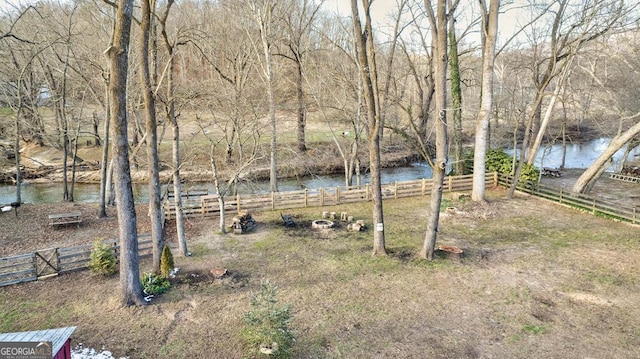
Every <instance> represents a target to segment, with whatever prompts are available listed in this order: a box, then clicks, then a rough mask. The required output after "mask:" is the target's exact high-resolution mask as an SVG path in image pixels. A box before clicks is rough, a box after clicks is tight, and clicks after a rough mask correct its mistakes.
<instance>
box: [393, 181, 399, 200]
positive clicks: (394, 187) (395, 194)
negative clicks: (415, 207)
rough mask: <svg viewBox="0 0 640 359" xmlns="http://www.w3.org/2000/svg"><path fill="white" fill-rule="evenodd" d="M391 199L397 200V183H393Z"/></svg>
mask: <svg viewBox="0 0 640 359" xmlns="http://www.w3.org/2000/svg"><path fill="white" fill-rule="evenodd" d="M393 198H395V199H398V181H395V182H393Z"/></svg>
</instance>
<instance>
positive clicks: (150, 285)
mask: <svg viewBox="0 0 640 359" xmlns="http://www.w3.org/2000/svg"><path fill="white" fill-rule="evenodd" d="M140 281H141V282H142V291H143V292H144V294H146V295H158V294H162V293H164V292H166V291H168V290H169V288H171V283H170V282H169V280H168V279H167V278H165V277H163V276H161V275H157V274H154V273H149V272H145V273H143V274H142V279H141V280H140Z"/></svg>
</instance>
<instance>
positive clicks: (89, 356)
mask: <svg viewBox="0 0 640 359" xmlns="http://www.w3.org/2000/svg"><path fill="white" fill-rule="evenodd" d="M71 359H118V358H116V357H114V356H113V354H112V353H111V352H110V351H108V350H106V349H105V348H102V349H101V350H100V351H97V350H95V349H93V348H85V347H84V346H83V345H82V343H80V344H78V345H76V347H75V348H73V350H71ZM119 359H129V358H128V357H120V358H119Z"/></svg>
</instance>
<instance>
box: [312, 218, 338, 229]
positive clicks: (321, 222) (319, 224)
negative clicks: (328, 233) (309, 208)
mask: <svg viewBox="0 0 640 359" xmlns="http://www.w3.org/2000/svg"><path fill="white" fill-rule="evenodd" d="M331 227H333V222H331V221H328V220H326V219H318V220H315V221H313V222H311V228H315V229H329V228H331Z"/></svg>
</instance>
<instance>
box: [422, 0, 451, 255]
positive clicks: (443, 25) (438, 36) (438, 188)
mask: <svg viewBox="0 0 640 359" xmlns="http://www.w3.org/2000/svg"><path fill="white" fill-rule="evenodd" d="M424 5H425V8H426V10H427V12H429V13H430V14H431V16H430V19H431V23H432V24H431V27H432V31H431V34H432V37H433V39H434V44H435V46H434V56H433V61H434V79H435V111H436V114H437V117H436V123H435V127H436V160H435V163H434V166H433V169H432V170H433V177H432V183H433V187H432V190H431V201H430V204H429V218H428V220H427V231H426V233H425V238H424V244H423V246H422V250H421V252H420V256H421V257H423V258H425V259H428V260H433V253H434V250H435V245H436V238H437V235H438V223H439V221H440V204H441V202H442V184H443V182H444V176H445V171H446V170H447V150H448V148H447V114H446V108H447V107H446V101H447V92H446V91H447V87H446V86H447V20H446V15H447V14H446V10H447V6H446V0H438V4H437V10H436V14H435V17H434V16H433V8H432V7H431V0H425V1H424Z"/></svg>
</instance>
